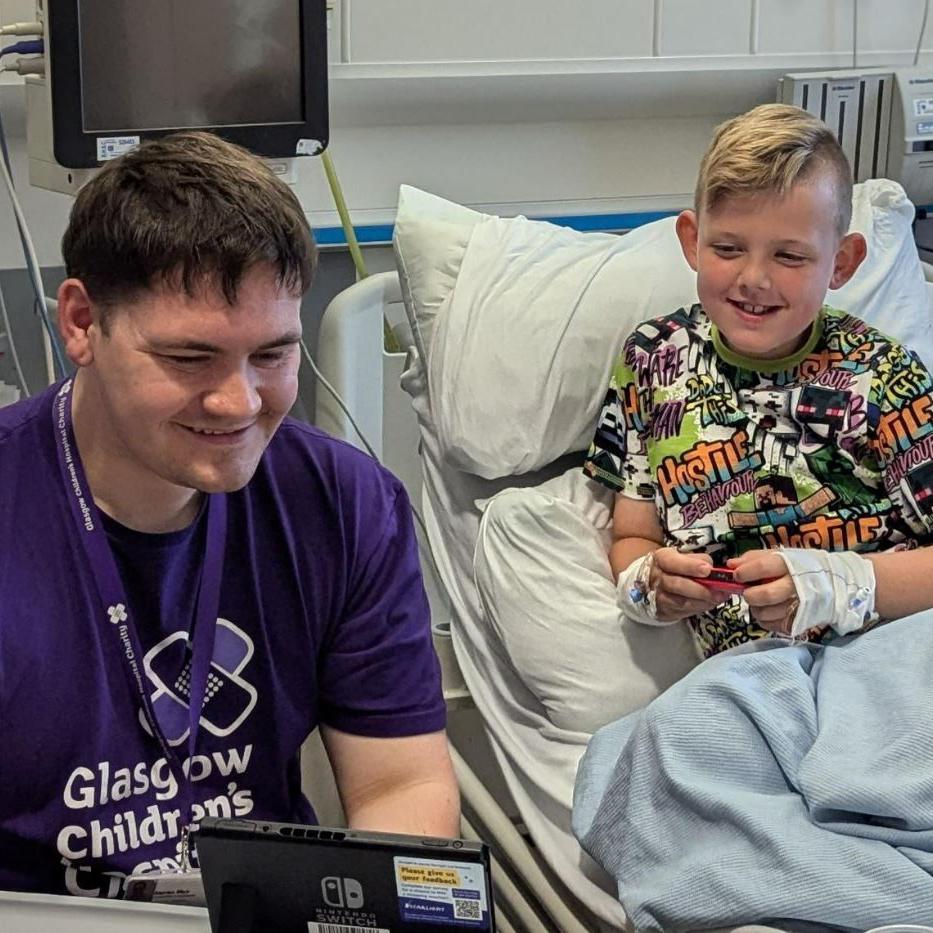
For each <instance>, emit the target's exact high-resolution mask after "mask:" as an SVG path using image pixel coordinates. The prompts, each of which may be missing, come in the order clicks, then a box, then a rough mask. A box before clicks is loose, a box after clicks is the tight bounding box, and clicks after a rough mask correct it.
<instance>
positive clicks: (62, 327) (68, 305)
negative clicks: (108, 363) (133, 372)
mask: <svg viewBox="0 0 933 933" xmlns="http://www.w3.org/2000/svg"><path fill="white" fill-rule="evenodd" d="M93 331H99V324H98V321H97V314H96V312H95V310H94V306H93V303H92V302H91V298H90V296H89V295H88V293H87V289H86V288H85V287H84V283H83V282H82V281H81V280H80V279H65V281H64V282H62V284H61V285H60V286H59V287H58V332H59V333H60V334H61V337H62V343H63V344H64V345H65V352H66V353H67V354H68V358H69V359H70V360H71V362H72V363H74V364H75V366H87V365H89V364H90V363H93V362H94V341H93Z"/></svg>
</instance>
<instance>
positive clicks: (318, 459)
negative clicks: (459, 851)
mask: <svg viewBox="0 0 933 933" xmlns="http://www.w3.org/2000/svg"><path fill="white" fill-rule="evenodd" d="M57 388H58V387H55V388H53V389H51V390H49V391H48V392H46V393H44V394H43V395H41V396H37V397H36V398H33V399H30V400H27V401H25V402H21V403H18V404H16V405H13V406H10V407H8V408H4V409H0V518H2V528H3V534H4V543H3V545H2V552H0V750H2V751H0V889H6V890H26V891H44V892H52V893H65V892H70V893H72V894H87V895H92V896H110V897H114V896H117V895H119V893H120V891H121V888H122V884H123V878H124V876H125V875H126V874H128V873H130V872H132V871H134V870H148V869H152V868H164V869H169V870H170V869H172V868H173V867H177V862H178V854H179V852H178V845H179V840H180V833H181V829H182V827H183V826H184V825H185V824H186V823H187V822H188V819H189V812H188V806H187V804H188V801H189V797H188V792H187V790H186V788H185V787H183V786H179V785H180V783H182V782H181V781H180V780H179V779H178V778H177V776H176V772H175V771H173V770H172V768H171V767H170V766H169V764H168V762H167V760H166V756H165V755H164V754H163V753H162V750H161V748H160V746H159V745H158V744H157V742H156V739H155V738H154V737H153V736H152V735H151V733H150V730H149V728H148V723H146V722H145V720H144V719H143V718H142V717H141V704H140V702H139V696H138V694H137V693H136V692H135V691H134V690H133V689H131V687H130V685H129V682H128V679H127V677H126V676H125V672H124V668H123V665H124V663H125V659H124V658H123V657H122V656H121V653H120V649H119V646H118V643H117V640H116V639H115V638H114V637H113V636H112V632H111V630H110V629H109V628H105V625H106V619H105V620H104V622H103V623H102V621H101V616H102V615H103V612H102V607H101V603H100V599H99V597H98V594H97V590H96V586H95V582H94V579H93V577H92V572H91V567H89V565H88V560H87V557H86V554H85V552H84V550H83V548H82V547H81V542H80V541H78V540H76V534H75V530H74V526H73V524H72V517H71V515H70V514H69V511H68V508H69V504H68V500H67V498H66V490H65V489H64V488H63V482H62V479H61V475H60V473H59V465H58V462H57V454H56V449H55V442H54V437H53V431H52V399H53V396H54V394H55V391H56V390H57ZM206 518H207V510H206V509H202V514H201V515H200V516H199V517H198V518H197V519H196V520H195V521H194V523H193V524H192V525H191V526H189V527H188V528H186V529H184V530H182V531H179V532H171V533H168V534H142V533H139V532H135V531H133V530H131V529H129V528H125V527H123V526H121V525H119V524H117V523H116V522H114V521H108V520H107V519H106V518H104V519H103V520H102V523H103V525H104V528H105V531H106V532H107V536H108V539H109V542H110V547H111V550H112V552H113V554H114V557H115V558H116V561H117V564H118V567H119V569H120V574H121V577H122V582H123V586H124V589H125V591H126V594H127V596H128V599H129V604H130V611H131V613H132V616H133V619H134V620H136V621H137V631H138V633H139V638H140V642H141V648H142V651H143V658H142V664H141V665H140V666H141V667H142V669H143V672H144V677H145V686H146V689H147V690H148V693H149V699H150V702H151V705H152V708H153V711H154V714H155V716H156V718H157V720H158V722H159V725H160V728H161V731H162V732H163V734H164V736H165V738H166V740H167V741H168V742H169V744H170V745H171V746H172V748H173V749H174V750H175V751H176V752H177V753H178V756H179V757H180V758H182V759H183V761H184V770H185V773H186V774H187V776H188V786H189V787H190V803H191V804H192V806H191V808H190V816H191V817H193V818H194V819H195V820H197V819H199V818H200V816H202V815H204V814H208V815H212V816H221V817H227V816H232V817H251V818H255V819H271V820H282V821H286V822H288V821H295V822H313V821H314V812H313V810H312V809H311V807H310V805H309V803H308V801H307V800H306V799H305V798H304V796H303V795H302V792H301V774H300V770H299V748H300V746H301V745H302V743H303V741H304V740H305V738H306V737H307V736H308V735H309V733H310V732H311V731H312V730H313V729H314V728H315V726H317V725H318V724H320V723H325V724H327V725H329V726H332V727H333V728H335V729H339V730H340V731H342V732H347V733H351V734H355V735H363V736H376V737H389V736H405V735H416V734H424V733H429V732H435V731H438V730H440V729H442V728H443V726H444V721H445V708H444V701H443V697H442V695H441V690H440V675H439V668H438V664H437V659H436V656H435V654H434V649H433V645H432V642H431V635H430V626H429V610H428V605H427V599H426V597H425V593H424V588H423V586H422V583H421V576H420V572H419V567H418V556H417V550H416V546H415V537H414V531H413V527H412V522H411V514H410V511H409V507H408V501H407V497H406V495H405V492H404V489H403V488H402V486H401V484H400V483H399V482H398V480H397V479H395V478H394V477H393V476H391V475H390V474H389V473H388V472H387V471H386V470H384V469H382V467H380V466H379V465H378V464H376V463H375V462H374V461H373V460H371V459H370V458H369V457H367V456H365V455H364V454H362V453H360V452H359V451H357V450H356V449H355V448H353V447H351V446H350V445H348V444H346V443H344V442H342V441H339V440H336V439H334V438H331V437H328V436H327V435H325V434H323V433H322V432H321V431H318V430H316V429H315V428H312V427H310V426H309V425H305V424H301V423H299V422H296V421H293V420H290V419H286V420H285V421H284V422H283V424H282V425H281V426H280V427H279V429H278V431H277V432H276V434H275V435H274V437H273V438H272V441H271V442H270V444H269V446H268V448H267V449H266V451H265V453H264V454H263V457H262V460H261V461H260V464H259V468H258V469H257V471H256V474H255V475H254V476H253V478H252V480H251V481H250V482H249V484H248V485H247V486H246V487H245V488H243V489H241V490H239V491H238V492H235V493H230V494H228V496H227V535H226V549H225V561H224V575H223V582H222V586H221V595H220V608H219V612H218V619H217V624H216V629H215V632H214V646H213V654H212V665H211V676H210V679H209V683H208V689H207V693H206V698H205V703H204V706H203V709H202V714H201V721H200V728H199V731H198V735H197V744H196V749H195V754H194V755H192V756H189V754H188V743H187V736H188V727H189V711H188V692H187V687H188V680H187V675H186V650H187V646H188V641H189V634H190V629H191V624H192V619H193V617H194V603H195V600H196V591H197V587H198V579H199V572H200V565H201V561H202V555H203V553H204V547H205V542H206V527H205V526H206Z"/></svg>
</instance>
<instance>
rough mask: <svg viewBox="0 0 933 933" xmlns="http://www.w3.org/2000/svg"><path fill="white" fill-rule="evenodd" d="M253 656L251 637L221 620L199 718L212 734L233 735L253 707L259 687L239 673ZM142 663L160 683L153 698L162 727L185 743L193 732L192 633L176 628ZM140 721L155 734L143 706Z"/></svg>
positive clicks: (177, 742) (170, 737)
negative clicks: (191, 718)
mask: <svg viewBox="0 0 933 933" xmlns="http://www.w3.org/2000/svg"><path fill="white" fill-rule="evenodd" d="M252 656H253V641H252V639H251V638H250V637H249V636H248V635H247V634H246V633H245V632H244V631H243V630H242V629H240V628H238V627H237V626H235V625H234V624H233V623H232V622H229V621H227V620H226V619H218V620H217V629H216V633H215V636H214V652H213V657H212V658H211V668H210V673H209V674H208V678H207V686H206V689H205V693H204V705H203V706H202V709H201V720H200V723H201V728H203V729H206V730H207V731H208V732H210V733H211V734H212V735H216V736H227V735H230V734H232V733H233V732H235V731H236V730H237V729H238V728H239V727H240V726H241V725H242V724H243V722H244V721H245V720H246V718H247V717H248V716H249V714H250V713H251V712H252V711H253V707H255V705H256V698H257V692H256V688H255V687H253V685H252V684H250V683H249V682H248V681H246V680H245V679H244V678H243V677H241V676H240V673H241V671H242V670H243V668H245V667H246V665H247V664H248V663H249V660H250V658H251V657H252ZM143 666H144V668H145V671H146V675H147V676H148V678H149V680H150V681H151V683H152V684H153V685H154V686H155V688H156V689H155V691H154V692H153V693H152V694H150V697H149V699H150V701H151V703H152V709H153V712H154V713H155V716H156V719H157V720H158V723H159V727H160V728H161V729H162V733H163V735H164V736H165V738H166V740H167V741H168V743H169V745H172V746H175V745H180V744H181V743H182V742H184V741H186V740H187V738H188V731H189V720H188V702H189V699H190V697H191V661H190V647H189V643H188V635H187V633H186V632H175V633H174V634H172V635H169V636H168V637H167V638H163V639H162V641H160V642H159V643H158V644H157V645H155V646H154V647H153V648H152V649H151V650H150V651H148V652H147V653H146V656H145V658H144V659H143ZM139 721H140V723H141V724H142V727H143V728H144V729H145V730H146V732H147V733H149V734H150V735H151V734H152V730H151V729H150V728H149V724H148V723H147V722H146V717H145V715H144V714H143V712H142V710H140V712H139Z"/></svg>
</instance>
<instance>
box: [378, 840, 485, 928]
mask: <svg viewBox="0 0 933 933" xmlns="http://www.w3.org/2000/svg"><path fill="white" fill-rule="evenodd" d="M393 861H394V863H395V886H396V890H397V892H398V899H399V913H400V915H401V917H402V919H403V920H411V921H415V922H418V923H444V924H448V925H451V924H453V925H456V926H464V927H471V928H473V929H477V930H482V929H489V904H488V902H487V900H486V870H485V869H484V868H483V866H482V865H477V864H475V863H474V862H447V861H441V860H436V859H424V858H408V857H406V856H396V857H395V858H394V859H393Z"/></svg>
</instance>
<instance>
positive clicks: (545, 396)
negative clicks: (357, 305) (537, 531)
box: [394, 180, 933, 479]
mask: <svg viewBox="0 0 933 933" xmlns="http://www.w3.org/2000/svg"><path fill="white" fill-rule="evenodd" d="M853 201H854V213H853V229H858V230H859V231H860V232H862V233H863V234H864V235H865V237H866V240H867V241H868V258H867V259H866V261H865V262H864V263H863V264H862V267H861V268H860V269H859V271H858V272H857V273H856V276H855V277H854V278H853V280H852V281H851V282H850V283H849V284H848V285H846V286H845V288H844V289H840V290H839V291H838V292H832V293H830V294H829V295H828V301H829V303H830V304H833V305H835V306H837V307H840V308H843V309H844V310H847V311H851V312H852V313H853V314H857V315H859V316H860V317H862V318H864V319H865V320H866V321H867V322H868V323H870V324H873V325H874V326H877V327H879V328H880V329H881V330H883V331H885V332H886V333H888V334H890V335H891V336H893V337H896V338H898V339H900V340H902V341H904V342H905V343H908V344H909V345H910V346H911V347H913V348H915V349H917V350H918V352H919V353H920V355H921V357H922V358H923V359H924V360H925V361H926V362H928V363H930V364H933V321H931V319H930V314H929V312H928V304H927V296H926V292H925V286H924V282H923V274H922V271H921V268H920V262H919V258H918V257H917V252H916V249H915V248H914V245H913V240H912V235H911V227H910V222H911V219H912V217H913V208H912V207H911V205H910V202H909V201H908V200H907V198H906V196H905V195H904V193H903V190H902V189H901V188H900V186H899V185H897V184H896V183H895V182H891V181H887V180H875V181H870V182H864V183H863V184H861V185H857V186H856V192H855V196H854V199H853ZM394 244H395V250H396V256H397V259H398V267H399V273H400V276H401V279H402V289H403V296H404V298H405V303H406V309H407V311H408V314H409V317H410V319H411V324H412V329H413V330H414V331H415V333H416V338H417V339H418V341H419V345H418V349H419V352H420V354H421V358H422V360H423V361H425V363H426V368H427V373H428V393H429V399H430V405H431V409H432V413H433V415H434V420H435V424H436V427H437V434H438V440H439V442H440V444H441V447H442V450H443V452H444V456H445V458H446V459H447V460H448V462H450V463H451V464H452V465H454V466H456V467H457V468H458V469H462V470H466V471H468V472H471V473H475V474H477V475H478V476H482V477H484V478H487V479H495V478H498V477H503V476H509V475H513V474H517V473H526V472H529V471H531V470H535V469H538V468H540V467H542V466H544V465H546V464H547V463H550V462H552V461H553V460H555V459H557V458H558V457H559V456H561V455H563V454H565V453H568V452H570V451H573V450H582V449H584V448H585V447H586V446H587V444H588V442H589V440H590V439H591V435H592V432H593V426H594V424H595V421H596V417H597V415H598V412H599V408H600V406H601V404H602V401H603V397H604V395H605V392H606V388H607V386H608V383H609V375H610V372H611V370H612V366H613V364H614V362H615V359H616V356H617V354H618V351H619V348H620V347H621V344H622V341H623V340H624V339H625V337H626V336H627V335H628V333H629V332H630V331H631V330H632V329H633V328H634V327H635V326H636V325H637V324H638V323H640V322H641V321H643V320H645V319H646V318H649V317H654V316H656V315H661V314H666V313H668V312H670V311H673V310H675V309H676V308H678V307H680V306H682V305H685V304H689V303H691V302H693V301H695V300H696V285H695V277H694V275H693V272H692V271H691V270H690V268H689V266H688V265H687V263H686V261H685V260H684V259H683V256H682V254H681V252H680V246H679V243H678V242H677V238H676V234H675V232H674V219H673V218H667V219H664V220H659V221H655V222H653V223H650V224H646V225H645V226H642V227H639V228H637V229H636V230H634V231H632V232H631V233H628V234H626V235H625V236H623V237H617V236H613V235H610V234H604V233H578V232H575V231H572V230H569V229H567V228H564V227H558V226H555V225H553V224H549V223H545V222H542V221H531V220H527V219H525V218H523V217H516V218H513V219H502V218H499V217H494V216H489V215H483V214H478V213H477V212H475V211H471V210H467V209H466V208H461V207H458V206H457V205H454V204H451V203H450V202H448V201H444V200H443V199H440V198H436V197H434V196H432V195H427V194H425V193H424V192H418V191H417V190H416V189H411V188H408V187H403V188H402V191H401V195H400V199H399V209H398V219H397V221H396V231H395V239H394Z"/></svg>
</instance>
